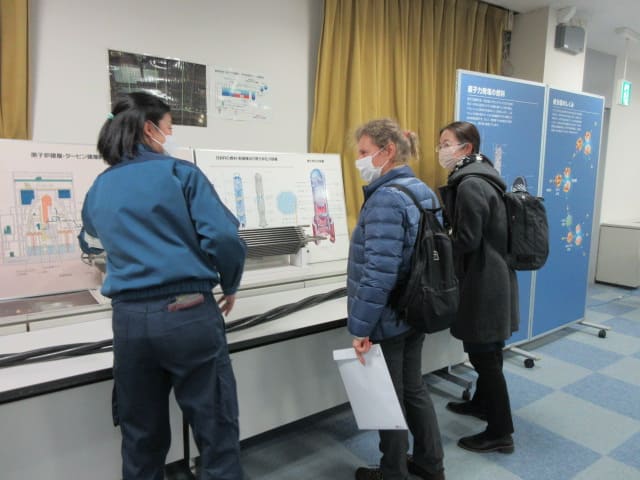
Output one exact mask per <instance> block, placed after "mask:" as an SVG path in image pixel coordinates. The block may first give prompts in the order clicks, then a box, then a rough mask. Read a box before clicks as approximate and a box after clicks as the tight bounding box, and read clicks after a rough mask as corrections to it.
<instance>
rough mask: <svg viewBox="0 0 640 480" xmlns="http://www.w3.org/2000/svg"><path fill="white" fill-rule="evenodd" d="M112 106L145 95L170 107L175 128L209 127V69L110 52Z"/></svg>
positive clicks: (184, 63)
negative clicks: (125, 96) (122, 98)
mask: <svg viewBox="0 0 640 480" xmlns="http://www.w3.org/2000/svg"><path fill="white" fill-rule="evenodd" d="M109 84H110V86H111V104H112V105H113V104H114V102H115V101H116V100H117V98H118V97H119V96H120V95H122V94H125V93H130V92H135V91H143V92H147V93H149V94H151V95H154V96H156V97H158V98H160V99H161V100H162V101H164V102H165V103H167V104H168V105H169V106H170V107H171V118H172V120H173V124H174V125H190V126H194V127H206V126H207V66H206V65H202V64H198V63H192V62H185V61H183V60H180V59H177V58H163V57H154V56H151V55H143V54H139V53H130V52H121V51H118V50H109Z"/></svg>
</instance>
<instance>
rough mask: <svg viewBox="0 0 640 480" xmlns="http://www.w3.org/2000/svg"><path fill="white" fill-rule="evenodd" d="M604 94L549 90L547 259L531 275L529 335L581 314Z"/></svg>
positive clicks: (545, 186) (545, 178)
mask: <svg viewBox="0 0 640 480" xmlns="http://www.w3.org/2000/svg"><path fill="white" fill-rule="evenodd" d="M603 111H604V99H603V98H602V97H599V96H592V95H587V94H581V93H572V92H565V91H562V90H556V89H553V88H550V89H549V97H548V103H547V126H546V132H545V138H546V140H545V157H544V158H545V161H544V174H543V194H544V198H545V206H546V209H547V218H548V220H549V248H550V253H549V259H548V260H547V264H546V265H545V266H544V267H543V268H542V269H541V270H540V271H539V272H538V274H537V276H536V288H535V302H534V312H533V319H534V320H533V336H534V337H535V336H538V335H541V334H543V333H546V332H549V331H550V330H553V329H556V328H558V327H561V326H563V325H566V324H568V323H571V322H574V321H577V320H580V319H582V318H584V312H585V302H586V295H587V277H588V270H589V249H590V246H591V231H592V227H593V206H594V198H595V190H596V176H597V170H598V157H599V153H600V138H601V130H602V115H603Z"/></svg>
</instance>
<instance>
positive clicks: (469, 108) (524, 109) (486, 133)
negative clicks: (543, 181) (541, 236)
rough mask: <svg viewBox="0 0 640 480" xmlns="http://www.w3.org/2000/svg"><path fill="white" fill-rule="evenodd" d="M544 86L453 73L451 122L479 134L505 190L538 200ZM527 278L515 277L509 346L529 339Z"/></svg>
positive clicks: (524, 275)
mask: <svg viewBox="0 0 640 480" xmlns="http://www.w3.org/2000/svg"><path fill="white" fill-rule="evenodd" d="M545 92H546V87H545V86H544V85H542V84H539V83H532V82H526V81H521V80H513V79H510V78H505V77H498V76H494V75H486V74H480V73H476V72H468V71H463V70H459V71H458V84H457V97H456V99H457V102H456V114H457V115H456V118H458V119H459V120H464V121H467V122H471V123H473V124H474V125H475V126H476V127H477V128H478V130H479V132H480V138H481V145H480V150H481V152H482V153H484V154H485V155H486V156H487V157H489V158H491V159H492V161H493V163H494V166H495V168H496V170H498V171H499V172H500V174H501V175H502V177H503V178H504V180H505V182H506V183H507V188H509V189H510V190H522V189H526V190H527V191H529V192H530V193H531V194H533V195H540V189H539V183H540V182H539V179H540V159H541V151H542V125H543V119H544V102H545ZM531 285H532V274H531V273H530V272H518V286H519V289H520V330H519V331H518V332H516V333H515V334H514V335H513V336H512V337H511V339H510V342H511V343H513V342H518V341H522V340H525V339H527V338H528V337H529V334H530V321H531V318H530V307H531Z"/></svg>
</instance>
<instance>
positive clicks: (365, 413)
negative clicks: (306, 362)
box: [333, 345, 407, 430]
mask: <svg viewBox="0 0 640 480" xmlns="http://www.w3.org/2000/svg"><path fill="white" fill-rule="evenodd" d="M333 359H334V360H335V361H336V362H337V363H338V370H339V371H340V376H341V377H342V382H343V383H344V388H345V389H346V390H347V396H348V397H349V403H351V409H352V410H353V414H354V416H355V417H356V423H357V424H358V428H359V429H360V430H406V429H407V422H406V421H405V419H404V415H403V414H402V408H401V407H400V402H399V401H398V396H397V395H396V391H395V389H394V388H393V383H392V382H391V376H390V375H389V369H388V368H387V364H386V363H385V361H384V356H383V355H382V349H381V348H380V345H373V346H372V347H371V350H369V351H368V352H367V353H365V355H364V359H365V364H364V365H362V364H361V363H360V361H359V360H358V357H357V356H356V352H355V350H354V349H353V348H344V349H341V350H334V351H333Z"/></svg>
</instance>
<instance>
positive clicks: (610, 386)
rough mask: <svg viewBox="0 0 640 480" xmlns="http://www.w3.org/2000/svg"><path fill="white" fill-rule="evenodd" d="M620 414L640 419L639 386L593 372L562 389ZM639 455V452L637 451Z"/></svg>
mask: <svg viewBox="0 0 640 480" xmlns="http://www.w3.org/2000/svg"><path fill="white" fill-rule="evenodd" d="M562 390H563V391H565V392H567V393H570V394H571V395H574V396H576V397H579V398H582V399H583V400H587V401H589V402H591V403H594V404H596V405H599V406H601V407H603V408H606V409H608V410H611V411H614V412H617V413H619V414H621V415H625V416H627V417H631V418H633V419H635V420H640V387H638V386H637V385H632V384H630V383H627V382H623V381H621V380H618V379H616V378H612V377H609V376H607V375H602V374H600V373H594V374H593V375H589V376H588V377H585V378H583V379H582V380H578V381H577V382H575V383H572V384H571V385H567V386H566V387H564V388H563V389H562ZM638 454H639V455H640V452H638Z"/></svg>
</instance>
